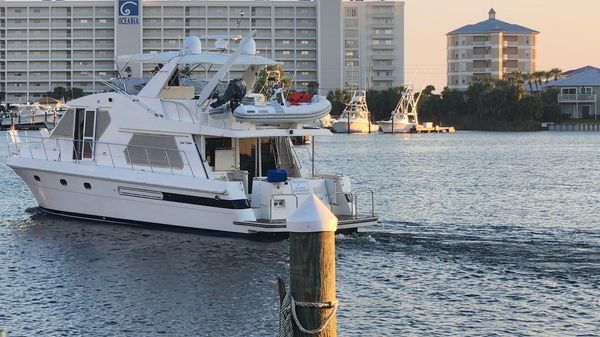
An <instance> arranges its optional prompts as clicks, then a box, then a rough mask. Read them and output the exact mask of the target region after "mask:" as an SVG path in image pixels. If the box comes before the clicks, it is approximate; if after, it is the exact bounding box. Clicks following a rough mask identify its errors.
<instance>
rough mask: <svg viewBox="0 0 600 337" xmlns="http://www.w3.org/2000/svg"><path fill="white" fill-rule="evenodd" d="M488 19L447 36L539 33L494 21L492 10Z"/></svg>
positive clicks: (494, 13) (494, 14)
mask: <svg viewBox="0 0 600 337" xmlns="http://www.w3.org/2000/svg"><path fill="white" fill-rule="evenodd" d="M488 14H489V19H487V20H485V21H481V22H478V23H476V24H472V25H466V26H463V27H461V28H458V29H456V30H453V31H451V32H449V33H448V34H447V35H456V34H487V33H492V32H504V33H525V34H528V33H529V34H538V33H539V32H538V31H536V30H533V29H530V28H527V27H523V26H520V25H515V24H512V23H508V22H504V21H500V20H498V19H496V12H495V11H494V9H493V8H492V9H491V10H490V11H489V13H488Z"/></svg>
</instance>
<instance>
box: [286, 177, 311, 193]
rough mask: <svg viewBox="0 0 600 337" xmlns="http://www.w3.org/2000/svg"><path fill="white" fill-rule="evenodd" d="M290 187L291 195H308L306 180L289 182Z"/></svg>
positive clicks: (308, 189)
mask: <svg viewBox="0 0 600 337" xmlns="http://www.w3.org/2000/svg"><path fill="white" fill-rule="evenodd" d="M290 186H291V187H292V193H294V194H310V186H309V185H308V181H306V180H303V179H298V180H291V181H290Z"/></svg>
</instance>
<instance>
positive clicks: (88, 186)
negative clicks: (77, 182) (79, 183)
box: [83, 183, 92, 190]
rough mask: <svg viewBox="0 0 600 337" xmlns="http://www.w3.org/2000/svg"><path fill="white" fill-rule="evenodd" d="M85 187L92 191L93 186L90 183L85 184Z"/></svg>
mask: <svg viewBox="0 0 600 337" xmlns="http://www.w3.org/2000/svg"><path fill="white" fill-rule="evenodd" d="M83 187H85V189H86V190H91V189H92V185H90V183H83Z"/></svg>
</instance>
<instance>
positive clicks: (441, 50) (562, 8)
mask: <svg viewBox="0 0 600 337" xmlns="http://www.w3.org/2000/svg"><path fill="white" fill-rule="evenodd" d="M404 6H405V7H404V15H405V23H404V24H405V27H404V29H405V31H404V37H405V43H404V49H405V50H404V53H405V54H404V56H405V60H404V63H405V68H406V71H405V74H404V77H405V81H406V82H407V83H412V84H413V85H414V87H415V88H423V87H424V86H425V85H426V83H427V84H433V85H434V86H435V88H436V92H438V93H439V92H440V91H441V90H443V88H444V86H446V81H447V80H446V33H448V32H450V31H452V30H454V29H457V28H460V27H462V26H464V25H467V24H473V23H477V22H480V21H484V20H487V18H488V11H489V10H490V8H492V7H493V8H494V10H495V11H496V19H498V20H502V21H505V22H508V23H514V24H518V25H521V26H525V27H527V28H531V29H534V30H537V31H539V32H540V34H539V35H538V50H537V52H538V59H537V61H538V62H537V64H538V70H549V69H551V68H560V69H562V70H569V69H575V68H579V67H582V66H585V65H593V66H596V67H600V0H569V1H564V0H405V5H404Z"/></svg>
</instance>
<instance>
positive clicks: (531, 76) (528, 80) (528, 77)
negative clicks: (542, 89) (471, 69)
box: [525, 73, 537, 91]
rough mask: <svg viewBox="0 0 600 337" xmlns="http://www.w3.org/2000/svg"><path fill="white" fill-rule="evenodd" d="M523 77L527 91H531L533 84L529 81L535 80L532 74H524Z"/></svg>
mask: <svg viewBox="0 0 600 337" xmlns="http://www.w3.org/2000/svg"><path fill="white" fill-rule="evenodd" d="M525 76H526V77H527V83H528V84H529V91H533V83H532V82H531V80H534V79H535V75H534V73H529V74H525ZM536 84H537V82H536Z"/></svg>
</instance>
